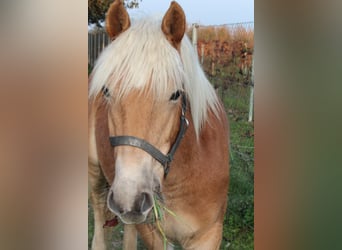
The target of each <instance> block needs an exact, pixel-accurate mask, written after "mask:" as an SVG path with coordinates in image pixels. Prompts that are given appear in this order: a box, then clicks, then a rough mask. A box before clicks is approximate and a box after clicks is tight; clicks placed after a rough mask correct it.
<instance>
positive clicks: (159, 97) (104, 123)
mask: <svg viewBox="0 0 342 250" xmlns="http://www.w3.org/2000/svg"><path fill="white" fill-rule="evenodd" d="M106 30H107V33H108V35H109V36H110V38H111V39H112V41H111V43H110V44H109V45H108V46H107V47H106V48H105V49H104V50H103V52H102V53H101V55H100V57H99V58H98V60H97V62H96V64H95V66H94V69H93V71H92V73H91V75H90V77H89V85H88V91H89V96H88V110H89V111H88V112H89V113H88V116H89V120H88V123H89V126H88V136H89V144H88V149H89V154H88V177H89V178H88V181H89V189H90V190H91V191H90V193H89V195H90V199H91V204H92V206H93V210H94V221H95V222H94V237H93V240H92V249H94V250H104V249H106V244H105V239H104V231H103V230H104V229H103V225H104V224H105V223H106V215H108V213H110V214H112V215H113V216H114V215H115V216H116V217H117V218H118V220H119V221H121V222H122V223H123V224H124V237H123V248H124V249H136V247H137V240H136V238H137V233H139V235H140V237H141V238H142V240H143V242H144V244H145V246H146V247H147V248H148V249H158V250H159V249H173V245H174V244H179V245H180V246H181V247H182V248H183V249H197V250H201V249H205V250H211V249H219V247H220V244H221V240H222V231H223V221H224V216H225V213H226V208H227V192H228V184H229V160H228V155H229V153H228V144H229V141H228V140H229V133H228V131H229V128H228V121H227V117H226V114H225V111H224V108H223V105H222V103H221V101H220V100H219V99H218V97H217V95H216V92H215V90H214V88H213V87H212V85H211V84H210V83H209V81H208V79H207V78H206V76H205V73H204V72H203V70H202V68H201V65H200V63H199V60H198V55H197V53H196V51H195V49H194V48H193V46H192V44H191V42H190V40H189V38H188V37H187V35H186V34H185V31H186V20H185V14H184V11H183V9H182V7H181V6H180V5H179V4H178V3H176V2H174V1H173V2H171V4H170V6H169V8H168V10H167V11H166V13H165V15H164V16H163V17H161V18H155V17H143V18H140V19H139V20H133V21H131V20H130V17H129V15H128V13H127V11H126V9H125V7H124V6H123V4H122V2H121V1H120V0H115V1H114V2H113V3H112V4H111V5H110V7H109V10H108V12H107V15H106Z"/></svg>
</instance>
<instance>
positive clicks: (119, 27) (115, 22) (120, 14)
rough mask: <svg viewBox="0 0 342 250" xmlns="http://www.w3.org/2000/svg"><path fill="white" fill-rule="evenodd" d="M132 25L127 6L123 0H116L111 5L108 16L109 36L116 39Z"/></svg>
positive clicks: (107, 27)
mask: <svg viewBox="0 0 342 250" xmlns="http://www.w3.org/2000/svg"><path fill="white" fill-rule="evenodd" d="M130 25H131V21H130V19H129V16H128V13H127V10H126V8H125V7H124V5H123V1H121V0H114V2H113V3H112V4H111V5H110V7H109V9H108V11H107V16H106V29H107V33H108V35H109V37H110V38H111V39H115V38H116V37H117V36H118V35H120V34H121V33H122V32H124V31H125V30H127V29H128V28H129V26H130Z"/></svg>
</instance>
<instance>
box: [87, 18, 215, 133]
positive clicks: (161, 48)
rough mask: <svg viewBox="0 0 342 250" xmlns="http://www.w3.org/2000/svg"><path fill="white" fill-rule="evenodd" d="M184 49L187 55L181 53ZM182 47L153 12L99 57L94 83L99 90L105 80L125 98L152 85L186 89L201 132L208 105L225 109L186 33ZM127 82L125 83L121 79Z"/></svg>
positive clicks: (94, 91)
mask: <svg viewBox="0 0 342 250" xmlns="http://www.w3.org/2000/svg"><path fill="white" fill-rule="evenodd" d="M180 54H181V55H180ZM180 54H179V53H178V52H177V50H175V49H174V48H173V47H172V46H171V44H170V43H169V42H168V41H167V39H166V38H165V35H164V34H163V32H162V30H161V19H160V18H158V19H157V18H152V17H147V18H143V19H140V20H137V21H136V22H132V26H131V27H130V28H129V29H128V30H127V31H125V32H124V33H122V34H121V35H120V36H119V37H118V38H116V39H115V40H114V41H113V42H111V43H110V44H109V45H108V46H107V47H106V48H105V49H104V50H103V52H102V53H101V55H100V57H99V58H98V60H97V62H96V64H95V67H94V70H93V73H92V79H91V83H90V88H89V97H91V96H96V95H98V94H99V92H101V89H102V87H103V86H106V87H107V88H108V91H109V94H113V92H114V90H115V95H116V96H115V98H116V99H120V98H122V97H123V96H125V95H126V94H127V93H129V92H130V91H132V90H134V89H135V90H146V88H147V87H148V88H149V91H152V93H153V96H155V97H156V98H160V97H165V96H166V95H168V94H170V90H171V91H174V90H177V89H183V90H184V91H185V92H186V93H187V96H188V99H189V102H190V107H191V114H192V119H193V123H194V124H193V125H194V127H195V131H196V135H197V137H198V136H199V134H200V130H201V128H202V126H203V124H204V122H205V121H206V119H207V114H208V111H210V110H211V111H212V112H214V114H215V115H216V116H218V113H219V105H218V99H217V96H216V94H215V91H214V89H213V87H212V86H211V84H210V83H209V81H208V80H207V78H206V76H205V74H204V72H203V70H202V68H201V65H200V63H199V60H198V57H197V53H195V50H194V48H193V47H192V44H191V42H190V40H189V38H188V37H187V36H186V35H185V36H184V38H183V40H182V43H181V53H180ZM120 82H123V83H124V84H118V83H120Z"/></svg>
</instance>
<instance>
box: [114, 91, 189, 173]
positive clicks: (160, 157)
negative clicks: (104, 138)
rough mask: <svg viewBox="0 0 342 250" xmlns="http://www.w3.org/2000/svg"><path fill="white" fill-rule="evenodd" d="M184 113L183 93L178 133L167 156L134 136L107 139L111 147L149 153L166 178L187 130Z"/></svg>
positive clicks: (183, 95)
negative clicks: (130, 148) (161, 168)
mask: <svg viewBox="0 0 342 250" xmlns="http://www.w3.org/2000/svg"><path fill="white" fill-rule="evenodd" d="M185 113H186V96H185V94H184V93H182V114H181V117H180V128H179V131H178V135H177V138H176V140H175V142H174V143H173V145H172V147H171V149H170V151H169V153H168V154H167V155H165V154H163V153H162V152H160V150H159V149H157V148H156V147H154V146H153V145H152V144H150V143H148V142H147V141H145V140H143V139H140V138H138V137H135V136H126V135H124V136H111V137H109V140H110V144H111V145H112V146H113V147H116V146H123V145H125V146H132V147H137V148H140V149H142V150H144V151H145V152H147V153H149V154H150V155H151V156H152V157H153V158H154V159H156V160H157V161H158V162H160V164H161V165H162V166H163V168H164V178H166V176H167V174H168V173H169V170H170V163H171V162H172V160H173V156H174V154H175V152H176V150H177V148H178V146H179V144H180V142H181V140H182V138H183V137H184V134H185V131H186V130H187V128H188V126H189V121H188V120H187V119H186V118H185Z"/></svg>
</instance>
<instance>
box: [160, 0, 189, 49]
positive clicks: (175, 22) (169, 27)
mask: <svg viewBox="0 0 342 250" xmlns="http://www.w3.org/2000/svg"><path fill="white" fill-rule="evenodd" d="M185 26H186V22H185V14H184V11H183V9H182V7H181V6H180V5H179V4H178V3H176V2H175V1H172V2H171V5H170V7H169V9H168V10H167V12H166V14H165V16H164V18H163V21H162V26H161V28H162V31H163V32H164V34H165V36H166V38H167V39H168V40H169V41H170V43H171V44H172V45H173V46H174V47H175V48H177V49H178V48H179V45H180V42H181V41H182V38H183V36H184V33H185Z"/></svg>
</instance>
